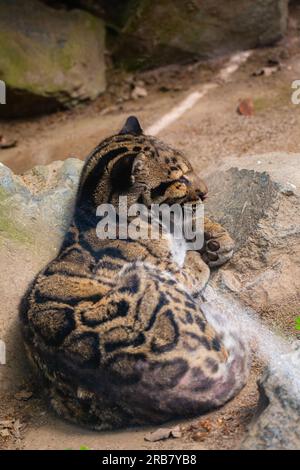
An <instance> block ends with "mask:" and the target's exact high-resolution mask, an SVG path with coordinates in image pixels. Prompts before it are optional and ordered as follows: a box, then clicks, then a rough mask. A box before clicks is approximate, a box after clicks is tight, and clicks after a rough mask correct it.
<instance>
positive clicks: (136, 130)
mask: <svg viewBox="0 0 300 470" xmlns="http://www.w3.org/2000/svg"><path fill="white" fill-rule="evenodd" d="M142 133H143V129H142V128H141V126H140V123H139V121H138V119H137V118H136V117H135V116H129V117H128V118H127V120H126V122H125V124H124V126H123V127H122V129H121V130H120V132H119V134H132V135H141V134H142Z"/></svg>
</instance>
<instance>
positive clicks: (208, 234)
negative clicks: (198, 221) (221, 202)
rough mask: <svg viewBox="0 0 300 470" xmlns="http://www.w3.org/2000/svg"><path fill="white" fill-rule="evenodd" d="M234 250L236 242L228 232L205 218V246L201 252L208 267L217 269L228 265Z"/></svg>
mask: <svg viewBox="0 0 300 470" xmlns="http://www.w3.org/2000/svg"><path fill="white" fill-rule="evenodd" d="M233 248H234V241H233V240H232V238H231V236H230V235H229V233H228V232H227V230H226V229H225V228H224V227H222V225H220V224H218V223H216V222H213V221H212V220H210V219H208V218H207V217H205V219H204V246H203V248H202V249H201V250H200V252H201V254H202V258H203V260H204V261H205V262H206V263H207V264H208V266H210V267H216V266H221V265H222V264H224V263H226V261H228V260H230V258H231V257H232V255H233Z"/></svg>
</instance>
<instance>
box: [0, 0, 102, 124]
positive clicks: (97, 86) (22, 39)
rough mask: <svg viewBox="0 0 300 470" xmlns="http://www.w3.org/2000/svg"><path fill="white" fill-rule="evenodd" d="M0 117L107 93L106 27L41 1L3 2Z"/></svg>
mask: <svg viewBox="0 0 300 470" xmlns="http://www.w3.org/2000/svg"><path fill="white" fill-rule="evenodd" d="M0 42H1V55H0V79H1V80H3V81H4V82H5V83H6V88H7V97H6V104H5V105H1V106H0V117H19V116H25V115H33V114H38V113H42V112H48V111H52V110H55V109H57V108H59V107H62V106H63V107H65V106H68V107H69V106H72V105H74V104H77V103H78V102H82V101H86V100H89V99H94V98H96V97H97V96H98V95H99V94H100V93H101V92H103V91H104V89H105V67H104V24H103V22H102V20H101V19H100V18H97V17H95V16H92V15H91V14H89V13H87V12H84V11H79V10H72V11H68V12H67V11H64V10H54V9H52V8H49V7H48V6H46V5H44V4H42V3H40V2H38V1H37V0H28V1H26V2H23V1H22V0H2V1H1V2H0Z"/></svg>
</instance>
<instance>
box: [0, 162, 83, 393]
mask: <svg viewBox="0 0 300 470" xmlns="http://www.w3.org/2000/svg"><path fill="white" fill-rule="evenodd" d="M82 165H83V162H82V161H80V160H77V159H74V158H73V159H68V160H66V161H65V162H54V163H52V164H51V165H48V166H38V167H35V168H34V169H32V170H31V171H29V172H28V173H26V174H24V175H23V176H17V175H14V174H13V173H12V172H11V170H9V168H7V167H6V166H4V165H2V164H1V163H0V266H1V274H0V291H1V307H0V340H1V341H4V342H5V345H6V364H5V365H1V362H2V361H1V357H0V393H1V392H3V391H7V390H9V391H10V392H12V391H13V390H14V389H16V388H17V387H18V385H20V383H21V382H22V380H23V379H24V378H25V377H26V376H27V373H28V369H27V361H25V360H24V357H25V354H24V350H23V342H22V339H21V335H20V328H19V323H18V305H19V302H20V299H21V296H22V295H23V293H24V292H25V290H26V288H27V286H28V285H29V283H30V282H31V281H32V280H33V278H34V276H35V275H36V274H37V273H38V272H39V271H40V269H42V267H43V266H45V264H47V262H48V261H50V260H51V259H52V258H54V257H55V255H56V254H57V252H58V249H59V247H60V245H61V242H62V239H63V236H64V234H65V232H66V230H67V228H68V226H69V223H70V218H71V213H72V207H73V202H74V198H75V194H76V189H77V184H78V180H79V175H80V172H81V168H82ZM1 344H2V343H1ZM0 347H1V345H0ZM0 353H1V350H0Z"/></svg>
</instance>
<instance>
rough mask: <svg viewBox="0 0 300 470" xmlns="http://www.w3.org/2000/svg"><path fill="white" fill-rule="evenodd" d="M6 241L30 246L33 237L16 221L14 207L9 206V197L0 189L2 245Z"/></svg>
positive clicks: (0, 235)
mask: <svg viewBox="0 0 300 470" xmlns="http://www.w3.org/2000/svg"><path fill="white" fill-rule="evenodd" d="M4 239H9V240H13V241H16V242H19V243H22V244H26V245H28V244H30V243H31V242H32V235H31V234H30V233H29V231H27V230H26V229H25V228H24V227H22V226H21V225H20V224H19V223H18V222H16V221H15V220H14V207H13V206H12V205H10V204H9V195H8V194H7V192H6V191H5V190H4V189H3V188H1V187H0V244H1V242H2V241H3V240H4Z"/></svg>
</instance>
